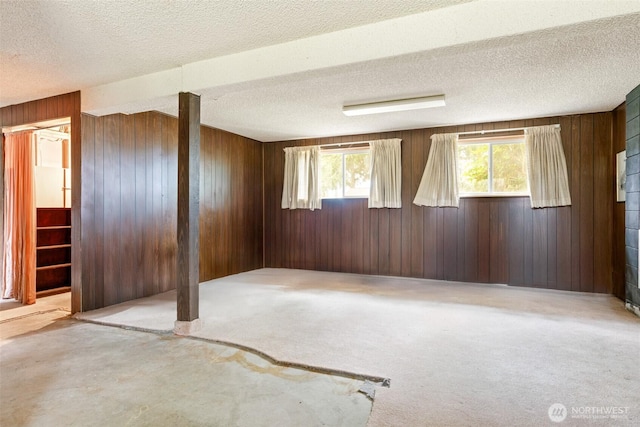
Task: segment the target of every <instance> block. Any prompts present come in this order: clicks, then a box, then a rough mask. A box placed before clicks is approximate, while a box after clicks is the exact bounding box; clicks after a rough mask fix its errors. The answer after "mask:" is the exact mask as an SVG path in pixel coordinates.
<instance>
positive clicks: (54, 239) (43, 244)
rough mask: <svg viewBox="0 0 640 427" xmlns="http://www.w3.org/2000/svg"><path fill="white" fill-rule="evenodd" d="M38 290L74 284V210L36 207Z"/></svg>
mask: <svg viewBox="0 0 640 427" xmlns="http://www.w3.org/2000/svg"><path fill="white" fill-rule="evenodd" d="M36 232H37V253H36V291H37V292H43V291H50V290H51V289H57V288H67V287H69V286H71V209H69V208H38V209H37V229H36Z"/></svg>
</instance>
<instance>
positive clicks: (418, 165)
mask: <svg viewBox="0 0 640 427" xmlns="http://www.w3.org/2000/svg"><path fill="white" fill-rule="evenodd" d="M555 123H559V124H560V125H561V127H562V140H563V145H564V150H565V155H566V158H567V163H568V164H567V166H568V172H569V180H570V186H571V188H570V190H571V197H572V202H573V204H572V206H571V207H561V208H553V209H531V207H530V203H529V199H528V198H526V197H507V198H466V199H462V200H461V203H460V207H459V208H458V209H456V208H425V207H418V206H415V205H413V204H412V200H413V197H414V195H415V193H416V191H417V188H418V184H419V183H420V179H421V177H422V173H423V171H424V167H425V164H426V161H427V155H428V153H429V148H430V143H431V140H430V136H431V135H432V134H433V133H443V132H462V131H471V130H481V129H502V128H512V127H522V126H537V125H546V124H555ZM379 138H402V140H403V142H402V204H403V207H402V209H368V208H367V201H366V200H365V199H345V200H324V201H323V206H322V209H321V210H317V211H313V212H311V211H308V210H283V209H281V208H280V198H281V195H282V181H283V171H284V154H283V148H284V147H287V146H293V145H314V144H324V143H335V142H350V141H358V140H360V141H362V140H371V139H379ZM612 168H613V160H612V114H611V113H598V114H585V115H577V116H567V117H553V118H543V119H534V120H519V121H510V122H499V123H487V124H480V125H469V126H456V127H448V128H437V129H421V130H409V131H399V132H387V133H380V134H369V135H359V136H348V137H337V138H324V139H312V140H303V141H287V142H278V143H270V144H265V145H264V170H265V179H264V186H265V266H266V267H285V268H301V269H311V270H325V271H339V272H352V273H364V274H379V275H392V276H406V277H419V278H429V279H444V280H459V281H469V282H488V283H507V284H510V285H520V286H532V287H541V288H551V289H564V290H573V291H582V292H601V293H610V292H611V291H612V228H613V206H612V204H613V203H614V201H613V200H614V199H613V197H614V193H613V191H614V186H615V184H614V181H613V177H614V174H613V169H612Z"/></svg>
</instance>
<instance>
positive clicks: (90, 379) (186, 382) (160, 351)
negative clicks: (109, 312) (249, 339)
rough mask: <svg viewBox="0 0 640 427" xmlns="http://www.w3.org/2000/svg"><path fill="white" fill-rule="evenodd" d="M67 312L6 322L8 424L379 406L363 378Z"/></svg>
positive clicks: (353, 416) (0, 377) (353, 420)
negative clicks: (79, 317)
mask: <svg viewBox="0 0 640 427" xmlns="http://www.w3.org/2000/svg"><path fill="white" fill-rule="evenodd" d="M59 314H62V316H63V317H64V316H66V315H67V314H68V313H66V314H65V313H64V312H62V313H57V312H48V313H42V314H40V315H37V316H29V317H25V318H20V319H16V320H13V321H9V322H6V323H4V324H3V325H2V326H1V330H2V341H1V342H0V356H1V357H0V381H1V384H2V386H1V387H0V401H2V405H0V425H6V426H9V425H11V426H60V425H68V426H87V425H100V426H127V425H136V426H147V425H148V426H273V425H281V426H300V425H305V426H321V425H331V426H364V425H365V424H366V423H367V419H368V416H369V414H370V411H371V402H370V401H369V400H368V399H367V398H366V397H365V396H364V395H362V394H361V393H358V389H359V387H360V385H361V384H362V381H358V380H352V379H348V378H341V377H333V376H329V375H322V374H317V373H313V372H308V371H304V370H299V369H294V368H288V367H283V366H274V365H272V364H270V363H269V362H268V361H266V360H264V359H262V358H260V357H258V356H256V355H254V354H251V353H248V352H245V351H242V350H238V349H235V348H229V347H225V346H221V345H216V344H212V343H207V342H203V341H200V340H193V339H186V338H180V337H176V336H172V335H157V334H150V333H143V332H137V331H132V330H125V329H121V328H113V327H107V326H100V325H95V324H90V323H83V322H78V321H76V320H72V319H64V318H62V319H61V318H59V317H56V316H58V315H59ZM32 331H35V332H32Z"/></svg>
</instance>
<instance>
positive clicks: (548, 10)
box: [82, 0, 640, 115]
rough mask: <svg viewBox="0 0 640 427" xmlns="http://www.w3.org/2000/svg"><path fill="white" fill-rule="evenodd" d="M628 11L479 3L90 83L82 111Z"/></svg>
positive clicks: (123, 108)
mask: <svg viewBox="0 0 640 427" xmlns="http://www.w3.org/2000/svg"><path fill="white" fill-rule="evenodd" d="M634 13H640V2H638V1H637V0H618V1H602V0H584V1H581V0H564V1H540V0H537V1H536V0H519V1H514V0H478V1H474V2H470V3H464V4H460V5H457V6H453V7H448V8H443V9H437V10H434V11H429V12H424V13H420V14H415V15H410V16H405V17H401V18H396V19H391V20H387V21H382V22H378V23H375V24H370V25H364V26H361V27H355V28H350V29H346V30H342V31H336V32H332V33H327V34H322V35H318V36H314V37H309V38H305V39H300V40H295V41H291V42H288V43H282V44H278V45H273V46H267V47H263V48H259V49H254V50H250V51H246V52H241V53H237V54H233V55H227V56H222V57H218V58H212V59H208V60H204V61H199V62H193V63H190V64H185V65H183V66H182V67H178V68H174V69H171V70H166V71H161V72H157V73H153V74H147V75H144V76H140V77H135V78H132V79H127V80H122V81H118V82H113V83H108V84H105V85H101V86H97V87H93V88H89V89H86V90H83V91H82V111H83V112H88V113H92V114H96V115H103V114H109V113H114V112H134V111H136V108H137V107H136V106H137V105H140V108H142V109H149V107H150V105H153V104H154V102H158V103H160V102H161V100H163V99H164V100H166V97H167V96H175V95H177V93H178V92H181V91H182V92H193V93H201V92H202V91H205V90H209V89H215V88H217V87H224V86H228V85H233V84H239V83H244V82H255V81H259V80H263V79H269V78H274V77H283V76H287V75H292V74H298V73H305V72H311V71H317V70H322V69H328V68H333V67H340V66H344V65H349V64H356V63H363V62H368V61H377V60H382V59H387V58H393V57H397V56H402V55H409V54H415V53H419V52H428V51H434V50H436V49H441V48H446V47H451V46H458V45H465V44H471V43H477V42H481V41H483V40H491V39H499V38H504V37H510V36H515V35H519V34H524V33H530V32H536V31H542V30H545V29H549V28H555V27H561V26H567V25H573V24H578V23H581V22H587V21H592V20H601V19H606V18H611V17H615V16H620V15H627V14H634Z"/></svg>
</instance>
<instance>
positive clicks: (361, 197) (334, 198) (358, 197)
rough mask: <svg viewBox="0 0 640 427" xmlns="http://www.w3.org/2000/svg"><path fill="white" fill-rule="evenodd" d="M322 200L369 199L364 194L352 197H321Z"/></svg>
mask: <svg viewBox="0 0 640 427" xmlns="http://www.w3.org/2000/svg"><path fill="white" fill-rule="evenodd" d="M322 200H369V198H368V197H364V196H352V197H323V198H322Z"/></svg>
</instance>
